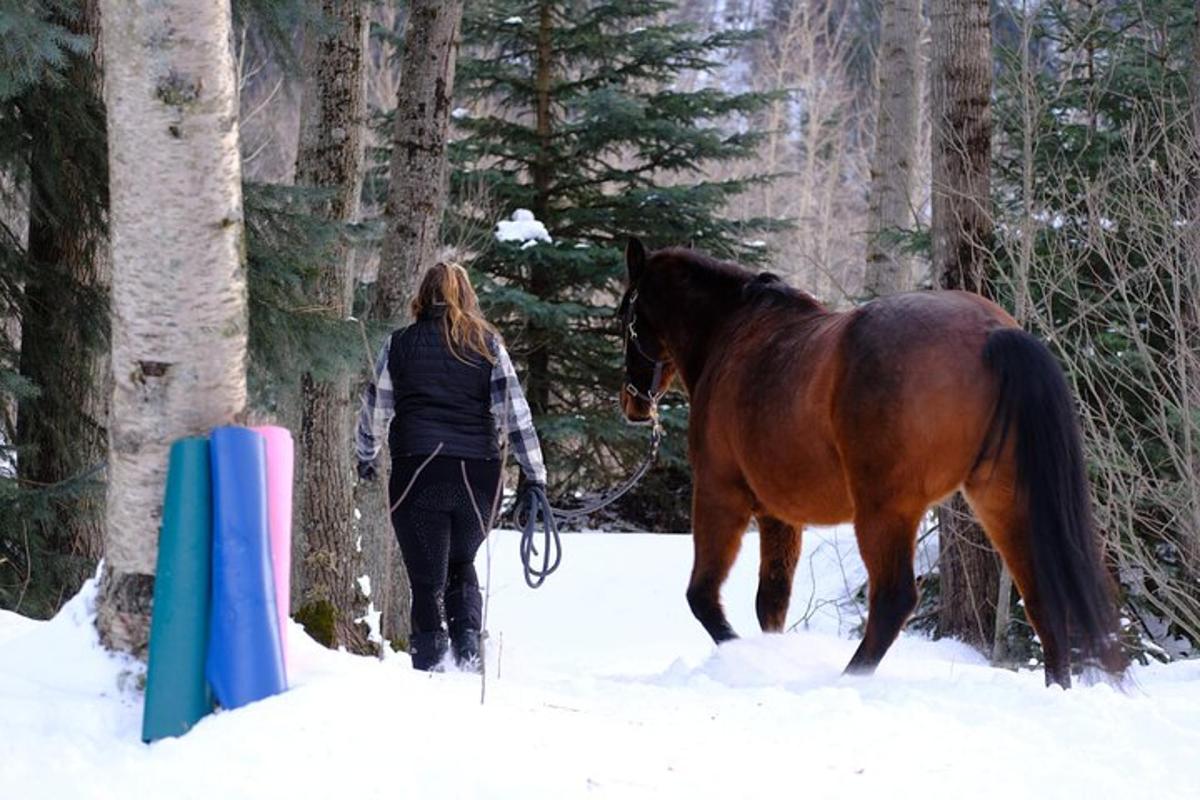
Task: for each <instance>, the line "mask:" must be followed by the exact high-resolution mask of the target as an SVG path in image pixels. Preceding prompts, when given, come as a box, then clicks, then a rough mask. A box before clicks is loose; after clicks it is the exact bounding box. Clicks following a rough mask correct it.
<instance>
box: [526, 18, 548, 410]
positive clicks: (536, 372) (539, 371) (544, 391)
mask: <svg viewBox="0 0 1200 800" xmlns="http://www.w3.org/2000/svg"><path fill="white" fill-rule="evenodd" d="M552 10H553V9H552V3H551V2H550V0H542V2H541V3H540V4H539V9H538V38H537V56H536V57H537V66H536V68H535V70H534V89H533V90H534V95H535V98H534V99H535V104H536V105H535V109H536V115H537V116H536V120H535V125H536V128H535V133H536V135H537V142H538V151H537V158H536V159H535V160H534V163H533V167H532V174H531V177H532V179H533V193H534V200H533V213H534V216H535V217H537V218H538V219H539V220H542V221H543V222H545V221H546V220H547V219H548V217H549V211H550V188H551V183H552V182H553V179H554V154H553V151H552V150H551V141H550V139H551V136H552V130H551V120H550V84H551V72H552V69H553V60H554V50H553V48H552V42H551V34H552V33H553V32H554V19H553V16H552ZM550 281H551V275H550V274H549V273H548V271H547V269H546V267H545V266H543V265H541V264H538V263H536V262H534V263H533V265H532V266H531V267H530V276H529V293H530V294H532V295H533V296H534V297H538V298H542V299H545V298H548V297H549V296H550V292H551V286H550ZM528 333H529V342H530V345H531V349H530V351H529V371H528V373H527V378H526V388H527V393H528V396H529V405H530V407H531V408H532V409H533V413H534V414H536V415H538V416H540V415H542V414H545V413H546V412H547V411H549V410H550V348H549V341H548V339H549V334H548V332H547V331H546V330H545V329H544V327H543V326H542V325H540V324H539V323H537V322H534V321H530V322H529V325H528Z"/></svg>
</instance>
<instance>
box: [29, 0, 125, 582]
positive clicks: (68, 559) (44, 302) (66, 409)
mask: <svg viewBox="0 0 1200 800" xmlns="http://www.w3.org/2000/svg"><path fill="white" fill-rule="evenodd" d="M60 21H61V23H62V24H63V25H64V27H66V28H68V29H69V30H70V31H71V32H72V33H76V34H81V35H85V36H88V37H90V38H92V40H93V47H92V52H91V54H90V56H83V55H79V56H73V57H72V60H71V64H70V66H69V68H68V69H67V71H66V83H67V87H66V88H65V89H64V90H60V89H58V88H57V87H54V88H49V89H47V90H45V91H44V92H39V93H38V95H37V96H36V98H35V99H34V100H33V101H32V102H31V103H30V106H29V108H28V109H27V110H28V111H29V113H30V114H31V116H34V117H35V118H36V119H37V122H38V128H39V129H40V130H39V134H38V135H36V136H35V137H34V139H33V141H32V143H31V147H32V153H31V154H30V159H29V163H30V173H31V176H30V177H31V180H30V184H31V190H30V212H29V240H28V241H29V257H30V261H31V262H33V263H34V264H35V265H36V268H35V270H34V271H33V273H32V274H31V275H30V278H29V280H28V282H27V283H26V284H25V304H26V310H25V313H24V315H23V316H22V319H21V330H22V342H23V346H22V348H21V373H22V374H23V375H24V376H25V377H26V378H28V379H29V380H30V381H31V382H32V383H33V384H35V385H36V386H37V387H38V388H39V390H40V392H39V395H38V396H37V397H36V398H32V399H29V400H26V401H23V402H21V403H20V406H19V410H18V417H17V444H18V446H19V447H20V448H21V450H22V456H21V459H20V462H19V477H20V478H21V480H23V481H27V482H29V483H31V484H37V485H42V486H49V485H54V484H62V483H64V482H66V481H69V480H71V479H73V478H78V477H79V476H81V475H88V474H90V475H92V476H94V477H92V478H91V480H93V481H95V480H97V478H98V477H100V476H101V473H99V472H96V469H97V467H99V466H101V465H102V464H103V462H104V459H105V457H106V455H107V450H108V441H107V434H106V426H107V424H108V422H107V416H108V402H109V395H110V394H111V391H112V388H111V385H110V381H109V376H110V370H109V360H108V355H109V354H108V341H107V338H106V337H105V330H106V328H105V326H104V325H103V324H102V323H100V322H99V321H98V320H99V317H100V315H101V314H104V313H106V309H104V308H103V306H102V304H103V302H104V300H105V292H107V290H108V286H109V282H110V279H111V270H110V265H109V252H108V240H107V236H106V230H105V222H106V221H105V219H104V197H103V192H99V191H97V184H103V183H104V182H106V181H107V164H106V163H105V158H104V150H103V145H102V144H100V145H99V146H98V145H96V144H95V136H96V129H97V128H98V129H99V130H101V131H103V129H104V99H103V96H102V73H101V59H100V42H99V35H100V9H99V5H98V3H97V0H85V2H83V3H81V4H80V5H79V7H78V8H77V9H76V13H75V14H73V15H69V16H66V17H65V18H63V19H61V20H60ZM64 104H69V105H67V107H64ZM80 120H83V121H85V124H83V125H81V124H80ZM99 494H100V492H99V486H98V484H97V490H96V491H94V492H93V491H90V490H88V487H87V486H82V487H80V494H79V495H78V496H71V495H68V496H65V497H64V498H63V500H62V501H60V502H58V503H56V504H55V505H56V512H55V513H54V515H53V517H52V519H50V520H48V521H47V522H45V523H42V524H43V526H44V536H43V537H42V541H43V542H46V543H47V544H48V545H49V548H50V550H51V551H52V552H53V554H54V559H55V561H56V562H58V563H57V564H56V567H55V569H54V576H53V580H54V581H55V583H56V584H57V585H56V586H55V587H54V588H55V590H56V592H57V593H58V595H59V596H60V598H64V599H65V598H66V597H69V596H70V595H73V594H74V593H75V592H77V591H78V590H79V587H80V586H81V585H82V584H83V581H84V580H86V579H87V578H88V577H89V576H90V575H91V574H92V573H93V572H94V571H95V567H96V561H97V559H99V558H100V555H101V553H102V551H103V534H104V515H103V509H104V503H103V500H102V497H101V498H99V499H98V498H97V495H99Z"/></svg>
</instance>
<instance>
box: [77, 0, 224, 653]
mask: <svg viewBox="0 0 1200 800" xmlns="http://www.w3.org/2000/svg"><path fill="white" fill-rule="evenodd" d="M101 18H102V22H103V26H102V27H103V35H102V42H103V49H104V53H105V95H106V98H107V101H108V103H107V112H108V115H107V116H108V142H109V175H110V201H111V224H110V230H111V238H112V265H113V288H112V323H113V324H112V340H113V341H112V365H113V376H114V390H113V396H112V409H111V416H110V423H109V487H108V508H107V521H106V527H105V571H104V575H103V577H102V581H101V596H100V605H99V608H98V614H97V617H98V618H97V625H98V627H99V629H100V634H101V638H102V640H103V641H104V643H105V644H106V646H108V647H110V648H113V649H118V650H125V651H128V652H132V653H135V654H138V655H141V656H144V655H145V652H146V646H147V641H148V638H149V615H148V611H149V607H150V601H151V593H152V589H153V578H152V576H153V574H154V568H155V559H156V556H157V549H158V548H157V545H158V530H159V525H160V523H161V517H162V497H163V485H164V479H165V477H166V468H167V454H168V449H169V447H170V445H171V443H172V442H173V441H175V440H176V439H178V438H180V437H183V436H195V435H203V434H205V433H207V432H208V431H210V430H211V429H212V428H213V427H216V426H220V425H228V424H231V423H234V422H237V421H238V420H239V419H241V418H242V416H243V412H244V410H245V406H246V335H247V305H246V269H245V263H244V251H245V243H244V230H243V219H242V175H241V162H240V158H239V155H238V106H237V86H236V81H235V77H234V59H233V50H232V46H231V35H230V34H231V31H230V8H229V5H228V4H225V3H196V2H193V0H101Z"/></svg>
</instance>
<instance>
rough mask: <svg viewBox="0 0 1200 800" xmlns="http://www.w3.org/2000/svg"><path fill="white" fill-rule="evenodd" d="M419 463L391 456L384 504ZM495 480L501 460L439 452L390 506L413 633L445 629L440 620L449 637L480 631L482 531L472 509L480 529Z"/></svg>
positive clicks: (497, 481)
mask: <svg viewBox="0 0 1200 800" xmlns="http://www.w3.org/2000/svg"><path fill="white" fill-rule="evenodd" d="M424 461H425V457H423V456H410V457H404V458H397V459H393V461H392V475H391V480H390V482H389V486H388V497H389V505H391V504H395V502H396V499H397V498H399V497H400V496H401V495H402V494H403V493H404V489H405V487H407V486H408V483H409V481H410V480H412V478H413V474H414V473H415V472H416V471H417V469H418V468H420V466H421V464H422V463H423V462H424ZM464 466H465V468H466V481H465V482H464V480H463V468H464ZM467 484H470V493H469V494H468V487H467ZM499 485H500V462H499V461H485V460H482V459H462V458H453V457H450V456H438V457H436V458H434V459H433V460H432V461H430V462H429V463H428V464H426V465H425V468H424V469H422V470H421V472H420V474H419V475H418V476H417V478H416V481H415V482H413V485H412V488H411V489H409V490H408V494H407V495H406V496H405V497H404V502H402V503H400V505H398V506H396V509H395V510H394V511H392V527H393V528H394V529H395V530H396V540H397V541H398V542H399V543H400V552H401V554H403V556H404V565H405V567H406V568H407V569H408V579H409V582H410V583H411V584H412V598H413V602H412V630H413V633H414V634H417V633H434V632H437V631H440V630H443V626H442V623H443V619H444V620H445V622H446V623H448V624H449V628H450V633H451V634H452V635H453V634H455V633H460V632H464V631H478V630H479V629H480V626H481V623H482V614H483V610H482V609H483V600H482V598H481V596H480V593H479V578H478V576H477V575H476V574H475V552H476V551H477V550H478V549H479V545H480V544H481V543H482V542H483V539H484V536H485V535H486V530H482V529H481V528H480V525H479V516H477V515H476V511H475V509H476V508H478V509H479V515H480V516H482V518H483V524H484V527H485V528H486V527H487V526H488V524H489V522H490V520H489V519H488V516H489V515H490V514H491V511H492V501H493V499H494V498H495V495H496V490H497V488H499ZM472 497H474V500H475V503H474V505H472V502H471V499H472Z"/></svg>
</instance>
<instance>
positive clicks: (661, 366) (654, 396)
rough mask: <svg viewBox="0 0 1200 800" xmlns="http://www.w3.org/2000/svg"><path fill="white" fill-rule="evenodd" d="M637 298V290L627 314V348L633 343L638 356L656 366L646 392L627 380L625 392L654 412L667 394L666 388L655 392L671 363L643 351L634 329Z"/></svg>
mask: <svg viewBox="0 0 1200 800" xmlns="http://www.w3.org/2000/svg"><path fill="white" fill-rule="evenodd" d="M637 297H638V294H637V290H636V289H634V291H633V293H632V294H631V295H630V296H629V308H628V311H627V312H626V313H627V314H628V315H629V325H628V326H627V332H628V335H627V339H626V343H625V348H626V351H628V349H629V342H633V347H634V349H635V350H636V351H637V354H638V355H639V356H641V357H642V358H644V359H645V360H646V361H648V362H650V363H651V364H653V365H654V373H653V376H652V377H651V378H650V386H649V387H648V388H647V389H645V390H642V389H639V388H638V387H636V386H634V385H633V381H631V380H629V379H628V378H626V380H625V391H626V392H627V393H628V394H630V395H632V396H633V397H636V398H638V399H641V400H645V401H646V402H648V403H649V404H650V407H651V409H652V410H653V409H657V408H658V401H659V400H661V399H662V397H663V395H665V394H666V393H667V392H666V389H665V388H664V389H662V390H660V391H658V392H656V391H654V388H655V387H656V386H658V383H659V381H661V380H662V376H663V371H664V370H665V369H666V366H667V364H668V363H669V362H668V361H665V360H663V359H660V358H651V357H650V356H649V355H647V354H646V351H645V350H643V349H642V343H641V341H640V340H639V339H638V335H637V330H636V329H635V328H634V327H633V323H634V320H636V319H637V315H636V314H635V312H634V304H635V303H637Z"/></svg>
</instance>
